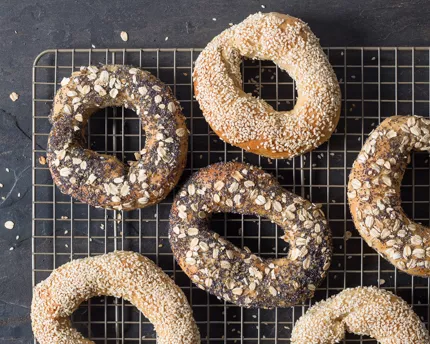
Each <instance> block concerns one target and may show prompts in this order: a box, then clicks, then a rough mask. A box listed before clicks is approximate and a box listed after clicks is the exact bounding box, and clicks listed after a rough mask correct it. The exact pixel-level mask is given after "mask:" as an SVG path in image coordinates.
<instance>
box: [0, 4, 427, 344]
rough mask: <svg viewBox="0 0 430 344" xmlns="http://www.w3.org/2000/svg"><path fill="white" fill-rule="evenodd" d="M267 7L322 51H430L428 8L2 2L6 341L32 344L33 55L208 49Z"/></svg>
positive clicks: (0, 327) (0, 151)
mask: <svg viewBox="0 0 430 344" xmlns="http://www.w3.org/2000/svg"><path fill="white" fill-rule="evenodd" d="M261 5H265V6H266V8H265V9H264V10H263V11H280V12H285V13H289V14H292V15H294V16H298V17H300V18H302V19H303V20H305V21H307V22H308V23H309V24H310V25H311V28H312V29H313V31H314V32H315V33H316V34H317V35H318V36H319V37H320V38H321V42H322V44H323V45H326V46H328V45H331V46H344V45H349V46H362V45H371V46H377V45H384V46H402V45H417V46H423V45H430V44H429V38H430V24H429V22H428V18H429V16H430V5H429V3H428V1H426V0H413V1H397V0H396V1H386V0H361V1H340V0H307V1H306V0H290V1H280V0H262V1H255V0H247V1H241V2H240V1H237V2H233V1H231V0H202V1H189V0H174V1H173V0H171V1H161V0H159V1H154V2H152V1H101V0H91V1H57V0H45V1H34V0H21V1H16V0H1V1H0V79H1V82H0V145H1V146H0V147H1V148H0V183H1V184H3V185H4V187H3V188H0V197H5V199H4V200H0V342H2V343H30V342H31V329H30V322H29V306H30V300H31V167H30V166H31V66H32V62H33V59H34V58H35V56H36V55H37V54H38V53H39V52H41V51H42V50H44V49H48V48H89V47H91V44H94V45H95V46H96V47H98V48H105V47H130V48H131V47H204V46H205V44H206V43H207V42H208V41H209V40H210V39H211V38H212V37H213V36H214V35H216V34H217V33H219V32H220V31H222V30H223V29H224V28H226V27H228V23H230V22H233V23H237V22H239V21H241V20H242V19H244V18H245V17H246V16H247V15H248V14H250V13H254V12H257V11H259V10H262V8H261ZM212 18H216V21H214V20H213V19H212ZM123 30H124V31H127V32H128V34H129V41H128V42H123V41H121V39H120V36H119V33H120V32H121V31H123ZM166 36H168V37H169V40H168V41H165V37H166ZM12 91H15V92H17V93H18V94H19V95H20V98H19V100H18V101H17V102H15V103H13V102H12V101H11V100H10V99H9V94H10V93H11V92H12ZM6 169H8V170H9V172H7V170H6ZM18 194H20V197H19V196H18ZM7 220H12V221H14V222H15V228H14V229H13V230H7V229H5V228H4V226H3V224H4V222H5V221H7ZM17 236H19V237H17ZM11 247H13V248H14V249H13V250H10V248H11Z"/></svg>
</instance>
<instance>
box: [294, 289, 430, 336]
mask: <svg viewBox="0 0 430 344" xmlns="http://www.w3.org/2000/svg"><path fill="white" fill-rule="evenodd" d="M345 332H352V333H355V334H358V335H365V336H370V337H372V338H375V339H376V340H377V341H378V342H379V343H381V344H429V343H430V337H429V333H428V331H427V330H426V328H425V326H424V324H423V323H422V322H421V321H420V318H419V317H418V315H417V314H415V313H414V311H413V310H412V309H411V308H410V307H409V305H408V304H407V303H406V302H405V301H403V300H402V299H401V298H400V297H398V296H396V295H394V294H393V293H391V292H389V291H386V290H383V289H378V288H375V287H367V288H366V287H364V288H363V287H358V288H351V289H345V290H344V291H342V292H340V293H339V294H337V295H335V296H333V297H331V298H329V299H327V300H325V301H322V302H319V303H317V304H316V305H314V306H313V307H311V308H310V309H309V310H308V311H307V312H306V314H305V315H304V316H302V317H301V318H300V319H299V320H298V321H297V322H296V324H295V325H294V329H293V332H292V335H291V344H334V343H340V342H341V341H342V339H344V337H345Z"/></svg>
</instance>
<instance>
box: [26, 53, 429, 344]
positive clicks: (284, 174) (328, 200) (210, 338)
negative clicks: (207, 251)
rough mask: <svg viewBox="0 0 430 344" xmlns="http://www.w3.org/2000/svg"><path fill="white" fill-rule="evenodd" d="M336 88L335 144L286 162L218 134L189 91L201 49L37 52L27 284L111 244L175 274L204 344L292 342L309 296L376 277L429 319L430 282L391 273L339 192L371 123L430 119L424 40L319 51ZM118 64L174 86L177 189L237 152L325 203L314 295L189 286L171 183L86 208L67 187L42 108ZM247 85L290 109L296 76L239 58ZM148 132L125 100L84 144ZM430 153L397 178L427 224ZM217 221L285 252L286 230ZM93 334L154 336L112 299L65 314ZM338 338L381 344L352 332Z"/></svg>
mask: <svg viewBox="0 0 430 344" xmlns="http://www.w3.org/2000/svg"><path fill="white" fill-rule="evenodd" d="M325 51H326V53H327V55H328V56H329V59H330V62H331V63H332V65H333V67H334V69H335V71H336V74H337V76H338V79H339V82H340V86H341V89H342V93H343V102H342V116H341V119H340V122H339V125H338V127H337V130H336V132H335V133H334V134H333V135H332V137H331V139H330V141H329V142H328V143H326V144H324V145H322V146H321V147H319V148H318V149H316V150H314V151H313V152H311V153H308V154H305V155H303V156H300V157H298V158H295V159H293V160H270V159H267V158H263V157H259V156H257V155H253V154H249V153H246V152H244V151H242V150H240V149H237V148H235V147H232V146H230V145H228V144H225V143H223V142H222V141H221V140H220V139H219V138H218V137H217V136H216V135H215V134H214V133H213V132H211V130H210V128H209V127H208V125H207V123H206V122H205V120H204V118H203V117H202V114H201V112H200V110H199V106H198V104H197V102H196V101H195V100H194V98H193V87H192V78H191V75H192V72H193V62H194V61H195V59H196V57H197V56H198V54H199V52H200V50H199V49H74V50H69V49H58V50H48V51H45V52H43V53H41V54H40V55H39V56H38V57H37V58H36V60H35V62H34V66H33V261H32V263H33V266H32V271H33V284H36V283H38V282H40V281H41V280H43V279H45V278H46V277H47V276H48V275H49V273H50V272H51V271H52V270H53V269H54V268H57V267H59V266H60V265H62V264H64V263H66V262H67V261H69V260H71V259H77V258H83V257H87V256H93V255H98V254H103V253H106V252H109V251H113V250H115V249H124V250H134V251H137V252H140V253H142V254H144V255H146V256H148V257H149V258H151V259H153V260H154V261H155V262H156V263H157V264H158V265H159V266H160V267H162V268H163V270H164V271H166V272H167V273H168V274H169V275H171V276H172V277H173V278H174V280H175V281H176V283H177V284H178V285H179V286H180V287H181V288H182V289H183V291H184V292H185V294H186V295H187V297H188V299H189V301H190V303H191V304H192V307H193V310H194V315H195V319H196V321H197V323H198V325H199V328H200V332H201V335H202V342H203V343H248V344H251V343H267V344H269V343H289V342H290V340H289V339H290V336H291V331H292V329H293V327H294V323H295V322H296V321H297V319H298V318H299V317H300V316H301V315H302V314H303V313H304V312H305V311H306V309H307V308H308V307H309V306H310V305H311V304H313V303H314V302H315V301H318V300H321V299H324V298H326V297H328V296H330V295H333V294H336V293H338V292H340V291H341V290H343V289H344V288H347V287H355V286H360V285H376V286H381V287H383V288H386V289H388V290H391V291H393V292H394V293H396V294H398V295H399V296H401V297H402V298H404V299H405V300H406V301H407V302H408V303H409V304H411V305H412V306H413V308H414V310H415V312H417V313H418V315H419V316H420V318H421V319H422V321H423V322H424V323H425V324H426V326H427V327H429V321H430V305H429V300H430V280H429V279H424V278H419V277H411V276H409V275H406V274H404V273H402V272H399V271H397V270H396V269H394V267H393V266H392V265H391V264H389V263H387V262H386V261H385V260H384V259H381V258H380V257H379V256H378V255H377V254H376V252H375V251H374V250H372V249H371V248H369V247H368V245H367V244H366V243H365V242H363V240H362V239H361V237H360V235H359V234H358V232H357V231H356V230H355V228H354V226H353V223H352V221H351V217H350V214H349V210H348V206H347V201H346V185H347V179H348V174H349V171H350V167H351V165H352V163H353V161H354V159H355V158H356V156H357V153H358V152H359V150H360V149H361V146H362V143H363V141H364V140H365V139H366V137H367V135H368V134H369V132H370V131H371V130H372V129H373V128H375V127H376V126H377V125H378V123H379V122H380V121H381V120H383V119H384V118H385V117H388V116H391V115H394V114H417V115H422V116H430V108H429V104H430V75H429V70H430V58H429V56H430V48H385V47H384V48H377V47H373V48H342V47H337V48H326V49H325ZM98 63H102V64H107V63H109V64H110V63H119V64H130V65H134V66H139V67H142V68H144V69H146V70H149V71H150V72H152V73H153V74H155V75H156V76H158V77H159V78H160V79H161V80H163V81H164V82H165V83H167V84H169V85H170V86H171V88H172V89H173V91H174V93H175V94H176V97H177V98H178V100H179V101H180V102H181V104H182V106H183V108H184V114H185V115H186V117H187V125H188V128H189V129H190V131H191V136H190V140H189V151H188V164H187V168H186V170H185V172H184V175H183V177H182V179H181V181H180V183H179V186H180V185H181V184H182V183H183V182H184V181H185V180H186V178H188V177H189V176H190V174H191V173H193V172H195V171H197V170H198V169H199V168H201V167H204V166H206V165H208V164H211V163H214V162H218V161H230V160H235V159H237V160H240V161H247V162H250V163H252V164H256V165H259V166H261V167H263V168H264V169H265V170H266V171H268V172H271V173H273V174H274V175H275V176H276V177H277V178H278V179H279V180H280V182H281V183H282V184H283V185H284V186H285V188H287V189H289V190H291V191H293V192H295V193H297V194H299V195H301V196H304V197H307V198H309V199H310V200H311V201H313V202H315V203H321V204H322V205H323V210H324V212H325V214H326V216H327V218H328V219H329V221H330V226H331V229H332V232H333V236H334V257H333V263H332V266H331V268H330V270H329V272H328V277H327V278H326V279H325V280H324V282H323V283H322V285H321V287H320V288H318V290H317V292H316V296H315V298H314V299H313V300H311V301H308V302H306V303H305V304H303V305H298V306H296V307H291V308H285V309H275V310H262V309H261V310H259V309H252V310H249V309H243V308H240V307H237V306H234V305H231V304H228V303H224V302H221V301H218V300H217V299H216V298H215V297H213V296H210V295H209V294H207V293H206V292H204V291H202V290H200V289H198V288H197V287H195V286H194V285H193V284H192V283H191V282H190V280H189V279H188V277H187V276H186V275H185V274H184V273H183V272H182V271H181V269H180V268H179V267H178V266H177V265H176V263H175V260H174V257H173V256H172V252H171V250H170V246H169V241H168V239H167V229H168V215H169V210H170V206H171V204H172V199H173V197H174V195H175V193H176V192H177V190H178V188H176V189H175V191H174V192H172V193H171V195H169V196H168V197H167V199H165V200H164V201H163V202H161V203H160V204H158V205H156V206H152V207H149V208H145V209H142V210H138V211H131V212H124V213H122V212H119V211H105V210H101V209H95V208H92V207H90V206H88V205H86V204H82V203H80V202H77V201H76V200H73V199H71V198H70V197H68V196H65V195H62V194H61V193H60V192H59V191H58V189H57V188H56V187H55V186H54V185H53V182H52V179H51V176H50V173H49V170H48V169H47V166H46V165H43V164H41V163H40V161H39V159H43V158H41V157H43V156H45V149H46V144H47V136H48V133H49V130H50V125H49V122H48V114H49V111H50V108H51V105H52V99H53V96H54V94H55V91H56V90H57V89H58V88H59V84H60V81H61V79H62V78H63V77H66V76H69V75H70V74H71V72H72V71H75V70H78V69H79V67H80V66H82V65H88V64H98ZM242 74H243V76H244V78H243V79H244V83H243V87H244V89H245V91H246V92H251V93H253V94H254V95H256V96H261V97H262V98H264V99H265V100H267V101H268V102H269V103H270V104H271V105H272V106H273V107H274V108H276V109H279V110H288V109H291V108H292V107H293V106H294V103H295V99H296V93H295V87H294V86H295V85H294V82H293V80H291V79H290V77H289V76H288V74H287V73H285V72H283V71H281V70H279V69H278V68H276V66H274V65H273V64H272V63H271V62H267V61H249V60H246V61H244V63H243V67H242ZM144 141H145V136H144V132H142V130H141V128H140V125H139V119H138V117H137V116H136V115H135V114H133V112H131V111H129V110H126V109H124V108H113V109H104V110H101V111H99V112H98V113H96V114H95V115H94V116H93V117H92V118H91V120H90V123H89V126H88V147H90V148H92V149H94V150H97V151H100V152H103V153H108V154H115V155H116V156H117V157H118V158H119V159H122V160H123V161H127V160H133V159H134V158H133V153H134V152H136V151H139V150H140V149H141V147H143V145H144ZM429 167H430V166H429V156H428V154H426V153H416V154H414V155H413V158H412V162H411V164H410V166H409V168H408V170H407V172H406V175H405V178H404V180H403V187H402V198H403V206H404V209H405V211H406V212H407V213H408V215H409V216H410V217H412V218H413V219H415V220H416V221H419V222H422V223H424V224H427V225H428V224H429V212H430V203H429V200H430V186H429V185H430V168H429ZM212 228H213V229H214V230H216V231H217V232H218V233H220V234H221V235H224V236H225V237H227V238H228V239H229V240H231V241H232V242H234V243H235V244H237V245H246V246H248V247H250V248H251V250H253V251H254V252H256V253H258V254H260V255H261V256H263V257H275V256H285V255H286V254H287V252H288V245H287V244H285V243H284V242H283V240H279V239H278V238H279V237H280V236H281V235H282V233H281V230H280V229H279V228H277V227H276V226H275V225H273V224H271V223H270V222H269V221H268V220H266V219H262V218H257V217H252V216H238V215H232V214H219V215H216V216H214V218H213V219H212ZM72 320H73V323H74V326H76V327H77V328H78V329H79V330H80V331H81V332H82V333H83V334H84V335H85V336H88V337H89V338H91V339H92V340H94V341H95V342H96V343H124V342H127V343H128V342H130V343H155V332H154V329H153V327H152V325H151V324H150V323H149V322H148V320H147V319H146V318H144V317H143V316H142V315H141V314H140V312H138V311H137V309H136V308H134V307H133V306H131V305H130V304H129V303H127V302H124V301H123V300H118V299H114V298H110V297H102V298H97V299H91V300H89V301H88V302H86V303H84V304H82V305H81V306H80V307H79V309H78V310H77V311H76V312H75V313H74V315H73V317H72ZM344 343H376V342H375V341H374V340H372V339H369V338H365V337H359V336H355V335H348V336H347V339H346V340H345V341H344Z"/></svg>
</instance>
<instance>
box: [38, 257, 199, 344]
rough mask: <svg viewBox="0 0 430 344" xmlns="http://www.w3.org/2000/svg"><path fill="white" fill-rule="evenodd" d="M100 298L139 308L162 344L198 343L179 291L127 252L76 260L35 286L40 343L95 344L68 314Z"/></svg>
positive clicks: (159, 272) (149, 264)
mask: <svg viewBox="0 0 430 344" xmlns="http://www.w3.org/2000/svg"><path fill="white" fill-rule="evenodd" d="M101 295H108V296H114V297H122V298H124V299H126V300H128V301H130V302H131V303H132V304H133V305H135V306H136V307H137V308H138V309H139V310H140V311H141V312H142V313H143V314H144V315H145V316H146V317H147V318H148V319H149V320H150V321H151V322H152V324H153V325H154V327H155V330H156V332H157V343H159V344H199V343H200V335H199V331H198V329H197V325H196V323H195V321H194V318H193V313H192V310H191V307H190V306H189V304H188V301H187V298H186V297H185V295H184V294H183V292H182V291H181V289H180V288H179V287H178V286H177V285H176V284H175V283H174V282H173V281H172V279H171V278H170V277H169V276H167V275H166V274H165V273H164V272H163V271H162V270H161V269H160V268H159V267H157V266H156V265H155V264H154V263H153V262H152V261H151V260H149V259H148V258H146V257H144V256H142V255H140V254H138V253H134V252H125V251H116V252H112V253H108V254H105V255H102V256H97V257H91V258H85V259H77V260H73V261H71V262H70V263H67V264H65V265H63V266H61V267H59V268H58V269H56V270H54V271H53V272H52V274H51V275H50V276H49V277H48V278H47V279H46V280H44V281H42V282H41V283H39V284H38V285H37V286H36V287H35V288H34V292H33V302H32V304H31V322H32V327H33V332H34V335H35V337H36V339H37V340H38V342H39V343H40V344H65V343H73V344H80V343H82V344H84V343H85V344H89V343H94V342H93V341H91V340H88V339H85V338H84V337H83V336H82V335H81V334H80V333H79V332H78V331H77V330H76V329H74V328H72V327H71V324H70V320H69V316H70V315H71V314H72V313H73V312H74V311H75V310H76V309H77V308H78V306H79V305H80V304H81V303H82V302H83V301H85V300H88V299H89V298H91V297H95V296H101Z"/></svg>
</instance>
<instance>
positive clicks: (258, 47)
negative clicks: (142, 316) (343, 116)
mask: <svg viewBox="0 0 430 344" xmlns="http://www.w3.org/2000/svg"><path fill="white" fill-rule="evenodd" d="M242 56H246V57H248V58H253V59H262V60H272V61H274V62H275V63H276V64H277V65H278V66H279V67H280V68H282V69H284V70H286V71H287V72H289V73H290V75H291V76H292V77H293V78H294V79H295V80H296V84H297V91H298V100H297V103H296V105H295V107H294V109H293V110H292V111H286V112H277V111H275V110H274V109H273V108H272V107H271V106H270V105H268V104H267V103H266V102H265V101H264V100H262V99H258V98H254V97H252V96H251V95H249V94H246V93H245V92H244V91H243V90H242V89H241V85H242V81H241V74H240V63H241V57H242ZM193 80H194V90H195V95H196V99H197V100H198V101H199V104H200V107H201V109H202V111H203V115H204V116H205V118H206V120H207V121H208V123H209V125H210V126H211V128H212V130H213V131H214V132H215V133H217V134H218V135H219V136H220V137H221V138H222V139H223V140H224V141H226V142H228V143H230V144H232V145H234V146H238V147H240V148H243V149H245V150H247V151H250V152H253V153H256V154H260V155H263V156H267V157H270V158H291V157H293V156H296V155H299V154H303V153H305V152H308V151H310V150H312V149H314V148H315V147H317V146H319V145H320V144H322V143H323V142H325V141H327V140H328V139H329V138H330V136H331V134H332V132H333V130H334V129H335V127H336V125H337V123H338V120H339V116H340V104H341V94H340V89H339V84H338V82H337V79H336V76H335V74H334V71H333V69H332V68H331V66H330V63H329V62H328V60H327V57H326V56H325V54H324V52H323V50H322V49H321V47H320V45H319V42H318V39H317V38H316V37H315V36H314V35H313V33H312V32H311V31H310V29H309V28H308V27H307V26H306V24H304V23H303V22H302V21H300V20H299V19H297V18H294V17H291V16H287V15H283V14H279V13H267V14H261V13H257V14H255V15H252V16H250V17H248V18H247V19H246V20H245V21H243V22H242V23H240V24H238V25H235V26H233V27H232V28H230V29H228V30H225V31H224V32H222V33H221V34H220V35H218V36H217V37H215V38H214V39H213V40H212V42H210V43H209V44H208V46H207V47H206V48H205V49H204V50H203V51H202V53H201V54H200V56H199V58H198V59H197V61H196V67H195V69H194V74H193Z"/></svg>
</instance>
